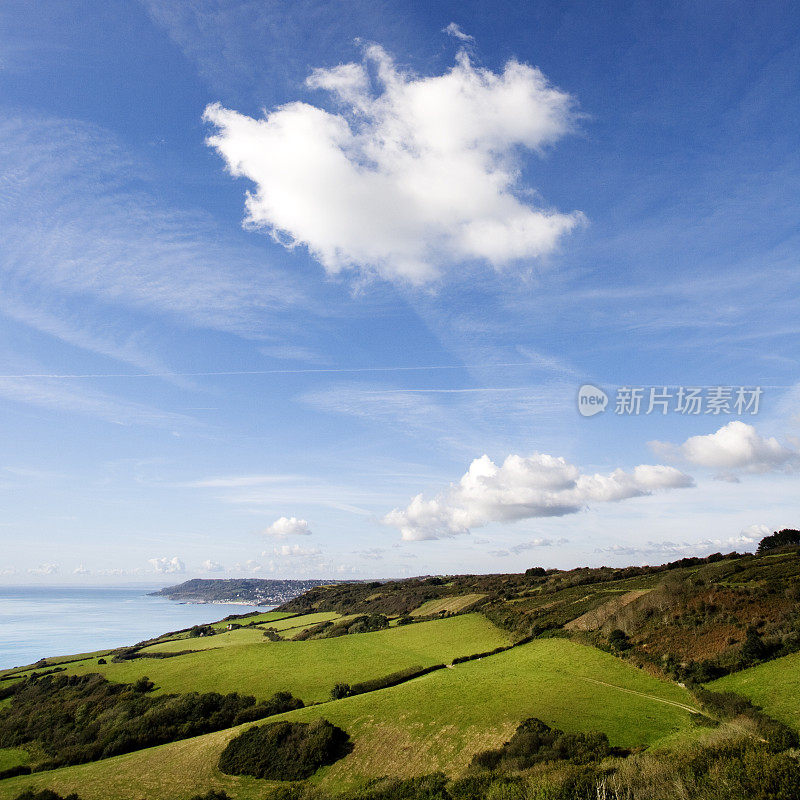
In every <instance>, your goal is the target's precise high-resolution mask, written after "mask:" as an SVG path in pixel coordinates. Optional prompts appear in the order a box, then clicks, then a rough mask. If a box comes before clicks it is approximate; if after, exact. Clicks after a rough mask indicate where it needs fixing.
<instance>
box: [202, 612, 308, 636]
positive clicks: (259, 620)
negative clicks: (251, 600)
mask: <svg viewBox="0 0 800 800" xmlns="http://www.w3.org/2000/svg"><path fill="white" fill-rule="evenodd" d="M291 616H292V615H291V614H289V613H288V612H286V611H265V612H264V613H263V614H254V615H253V616H252V617H243V618H242V619H230V620H220V621H219V622H215V623H213V624H212V626H211V627H212V628H216V629H217V630H223V631H224V630H225V629H226V628H227V627H228V625H229V624H230V623H231V622H233V623H235V624H237V625H250V624H251V623H254V622H255V623H256V624H258V625H262V624H266V623H273V622H278V621H279V620H283V619H285V618H286V617H291Z"/></svg>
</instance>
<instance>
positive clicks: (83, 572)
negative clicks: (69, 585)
mask: <svg viewBox="0 0 800 800" xmlns="http://www.w3.org/2000/svg"><path fill="white" fill-rule="evenodd" d="M72 574H73V575H91V570H88V569H86V567H84V566H83V564H79V565H78V566H77V567H75V569H74V570H72Z"/></svg>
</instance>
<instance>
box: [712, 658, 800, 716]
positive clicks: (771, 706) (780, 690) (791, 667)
mask: <svg viewBox="0 0 800 800" xmlns="http://www.w3.org/2000/svg"><path fill="white" fill-rule="evenodd" d="M708 688H709V689H713V690H714V691H717V692H736V693H737V694H740V695H743V696H744V697H747V698H748V699H749V700H751V701H752V702H753V703H755V704H756V705H757V706H761V708H763V709H764V711H766V712H767V714H769V715H770V716H772V717H775V719H778V720H780V721H781V722H785V723H786V724H787V725H791V726H792V727H793V728H795V729H796V730H800V653H793V654H792V655H790V656H784V657H783V658H777V659H775V661H768V662H767V663H766V664H760V665H759V666H757V667H751V668H750V669H745V670H742V671H741V672H734V673H733V674H732V675H726V676H725V677H724V678H720V679H719V680H717V681H714V682H713V683H710V684H708Z"/></svg>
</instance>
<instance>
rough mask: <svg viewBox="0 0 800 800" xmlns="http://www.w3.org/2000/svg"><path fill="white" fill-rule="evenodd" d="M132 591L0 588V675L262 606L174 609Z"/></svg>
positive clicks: (164, 601) (144, 593) (140, 591)
mask: <svg viewBox="0 0 800 800" xmlns="http://www.w3.org/2000/svg"><path fill="white" fill-rule="evenodd" d="M158 588H160V587H158V586H151V587H142V588H136V589H109V588H101V587H91V588H56V587H52V588H50V587H47V588H45V587H41V586H36V587H28V586H14V587H9V586H6V587H0V669H5V668H8V667H15V666H21V665H23V664H31V663H33V662H34V661H38V659H40V658H45V657H47V656H59V655H69V654H71V653H86V652H91V651H93V650H102V649H103V648H108V647H119V646H121V645H126V644H134V643H136V642H139V641H141V640H142V639H148V638H150V637H152V636H157V635H158V634H161V633H166V632H167V631H174V630H177V629H179V628H188V627H190V626H191V625H197V624H199V623H204V622H214V621H216V620H218V619H222V617H226V616H227V615H228V614H245V613H247V612H248V611H255V610H259V611H266V610H267V608H266V607H264V606H261V607H260V608H258V609H257V608H256V607H255V606H239V605H227V604H219V605H217V604H214V605H202V604H200V605H197V604H191V603H186V604H183V603H176V602H174V601H172V600H167V599H166V598H165V597H148V596H147V593H148V592H152V591H155V590H156V589H158Z"/></svg>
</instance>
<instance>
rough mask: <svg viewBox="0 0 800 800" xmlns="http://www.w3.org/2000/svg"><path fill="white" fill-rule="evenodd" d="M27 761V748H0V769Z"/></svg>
mask: <svg viewBox="0 0 800 800" xmlns="http://www.w3.org/2000/svg"><path fill="white" fill-rule="evenodd" d="M29 761H30V756H29V755H28V752H27V750H21V749H20V748H18V747H6V748H0V770H4V769H10V768H11V767H19V766H21V765H22V764H27V763H28V762H29Z"/></svg>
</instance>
